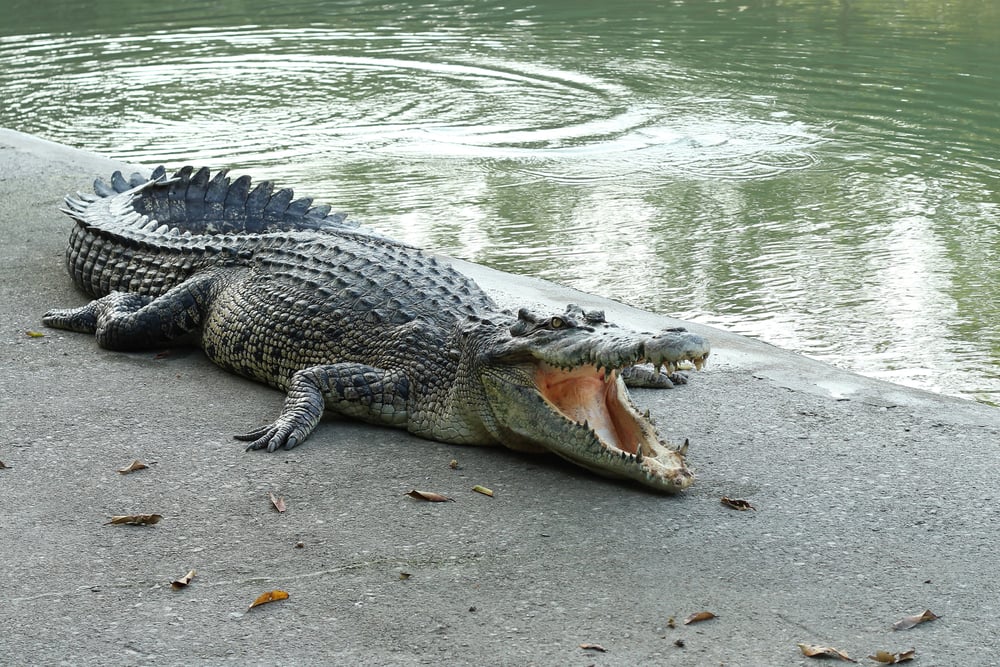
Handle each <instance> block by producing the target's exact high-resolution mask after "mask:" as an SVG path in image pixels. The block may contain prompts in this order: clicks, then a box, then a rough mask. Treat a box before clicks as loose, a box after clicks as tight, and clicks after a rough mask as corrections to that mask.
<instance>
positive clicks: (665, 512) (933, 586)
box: [0, 131, 1000, 666]
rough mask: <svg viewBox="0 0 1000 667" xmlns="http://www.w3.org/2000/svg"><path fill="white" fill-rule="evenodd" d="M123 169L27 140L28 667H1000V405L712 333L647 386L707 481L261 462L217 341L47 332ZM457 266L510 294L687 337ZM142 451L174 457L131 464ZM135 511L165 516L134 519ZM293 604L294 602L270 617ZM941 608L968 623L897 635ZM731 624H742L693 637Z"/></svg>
mask: <svg viewBox="0 0 1000 667" xmlns="http://www.w3.org/2000/svg"><path fill="white" fill-rule="evenodd" d="M118 167H120V165H118V164H116V163H114V162H112V161H110V160H106V159H103V158H100V157H97V156H94V155H92V154H88V153H84V152H80V151H77V150H74V149H70V148H67V147H63V146H58V145H55V144H51V143H48V142H44V141H42V140H39V139H35V138H32V137H29V136H25V135H22V134H17V133H13V132H9V131H0V350H2V353H0V364H2V372H0V397H2V398H0V400H2V403H0V461H2V462H3V463H4V464H6V465H7V466H8V468H7V469H2V470H0V490H2V498H3V502H2V507H0V562H2V563H4V570H5V571H4V576H3V577H2V584H0V663H4V664H40V665H41V664H45V665H49V664H60V663H64V664H74V665H154V664H155V665H195V664H197V665H202V664H205V665H216V664H239V665H273V664H295V665H331V664H341V665H367V664H371V665H386V664H400V665H410V664H443V665H466V664H468V665H581V666H583V665H592V664H593V665H646V664H665V665H699V666H700V665H719V664H724V665H798V664H801V665H812V664H815V663H813V661H812V660H810V659H808V658H805V657H803V656H802V655H801V653H800V652H799V649H798V648H797V644H799V643H810V644H822V645H828V646H832V647H836V648H838V649H840V650H843V651H844V652H846V653H847V654H849V655H850V656H851V657H853V658H856V659H860V660H862V661H863V662H869V663H870V661H868V660H867V659H866V658H865V656H868V655H871V654H874V653H875V652H876V651H878V650H885V651H890V652H898V651H903V650H907V649H910V648H914V649H916V655H917V662H915V663H914V664H918V665H954V664H963V665H990V664H997V662H998V661H1000V658H998V657H997V656H998V655H1000V639H998V637H997V632H996V615H997V612H998V606H1000V602H998V601H1000V545H998V540H997V529H998V520H1000V509H998V502H1000V472H998V470H1000V468H998V465H997V459H998V447H1000V437H998V434H1000V411H997V410H996V409H993V408H990V407H986V406H981V405H976V404H973V403H969V402H964V401H961V400H958V399H951V398H947V397H941V396H936V395H932V394H928V393H924V392H920V391H915V390H910V389H906V388H903V387H899V386H895V385H890V384H886V383H882V382H878V381H875V380H869V379H866V378H862V377H859V376H856V375H853V374H851V373H847V372H844V371H840V370H837V369H834V368H832V367H830V366H827V365H824V364H821V363H818V362H814V361H810V360H808V359H805V358H803V357H800V356H797V355H794V354H791V353H788V352H785V351H782V350H780V349H777V348H774V347H771V346H768V345H765V344H762V343H759V342H756V341H752V340H748V339H745V338H741V337H739V336H735V335H732V334H728V333H725V332H721V331H717V330H713V329H708V328H706V327H699V326H690V328H691V329H693V330H696V331H698V332H699V333H704V334H705V335H707V336H709V337H710V338H711V340H712V343H713V348H714V350H713V356H712V359H711V360H710V363H709V365H708V367H707V369H706V371H704V372H702V373H698V374H694V375H693V376H692V381H691V383H690V384H688V385H687V386H684V387H680V388H678V389H675V390H671V391H636V392H634V393H635V397H636V400H637V402H638V403H640V404H641V405H643V406H646V407H649V408H650V410H651V412H652V413H653V415H654V417H655V418H656V419H657V423H658V424H659V426H660V429H661V433H662V434H663V435H664V436H666V437H667V438H668V439H670V440H672V441H675V442H676V441H681V440H683V439H684V438H689V439H690V441H691V449H690V452H689V461H690V463H691V465H692V467H693V468H694V469H695V471H696V473H697V475H698V479H697V481H696V483H695V485H694V487H693V488H692V489H691V490H689V491H688V492H686V493H684V494H683V495H680V496H676V497H662V496H658V495H652V494H650V493H647V492H645V491H643V490H642V489H639V488H636V487H633V486H629V485H626V484H618V483H615V482H611V481H607V480H604V479H601V478H598V477H595V476H593V475H591V474H589V473H587V472H586V471H584V470H582V469H579V468H576V467H572V466H569V465H565V464H563V463H561V462H560V461H558V460H553V459H548V458H531V457H526V456H521V455H518V454H516V453H513V452H509V451H506V450H502V449H497V450H492V449H480V448H460V447H454V446H449V445H444V444H441V443H435V442H427V441H422V440H418V439H416V438H413V437H411V436H409V435H407V434H406V433H403V432H400V431H393V430H386V429H379V428H373V427H370V426H365V425H359V424H355V423H350V422H341V421H336V420H332V419H328V420H327V421H326V422H325V423H324V424H323V425H321V427H320V428H319V429H318V431H317V432H316V433H315V434H314V435H313V436H312V437H311V438H310V440H309V441H308V442H307V443H306V444H305V445H303V446H301V447H299V448H297V449H295V450H293V451H291V452H284V451H283V452H279V453H276V454H273V455H267V454H264V453H250V454H248V453H244V452H243V450H242V447H241V445H240V444H239V443H237V442H236V441H234V440H233V439H232V438H231V437H230V436H231V434H233V433H238V432H242V431H245V430H247V429H248V428H250V427H252V426H255V425H257V424H260V423H263V422H264V421H265V420H267V419H270V418H272V417H273V416H274V415H276V414H277V411H278V409H279V407H280V405H281V402H282V397H281V395H280V394H279V393H277V392H275V391H273V390H270V389H268V388H266V387H263V386H259V385H256V384H253V383H251V382H248V381H245V380H243V379H240V378H238V377H235V376H232V375H229V374H226V373H224V372H223V371H221V370H219V369H218V368H216V367H215V366H213V365H212V364H210V363H209V362H208V361H206V360H205V359H204V358H203V356H202V355H201V354H200V353H199V352H198V351H196V350H174V351H171V352H170V353H168V354H165V355H164V354H156V353H154V352H150V353H138V354H121V353H115V352H107V351H104V350H101V349H99V348H98V347H97V346H96V344H95V343H94V341H93V340H92V338H90V337H88V336H83V335H73V334H69V333H65V332H58V331H52V330H45V329H43V328H42V326H41V324H40V318H41V315H42V313H44V312H45V311H46V310H47V309H49V308H51V307H61V306H72V305H79V304H82V303H84V302H85V298H84V296H83V295H82V294H80V293H78V292H77V291H75V290H74V288H73V286H72V285H71V283H70V280H69V278H68V276H67V275H66V273H65V270H64V268H63V252H64V248H65V244H66V240H67V238H68V233H69V229H70V221H69V219H68V218H66V217H65V216H64V215H62V214H61V213H59V211H58V209H59V206H60V204H61V200H62V197H63V195H64V194H65V193H67V192H72V191H75V190H84V191H85V190H88V189H89V187H90V183H91V181H92V180H93V178H94V177H95V176H98V175H105V176H107V175H109V174H110V171H111V170H112V169H114V168H118ZM287 185H296V184H287ZM334 204H336V205H340V206H344V207H349V202H334ZM457 264H458V266H459V268H460V269H462V270H463V271H468V272H469V273H470V274H472V275H473V277H474V278H476V279H477V280H478V281H480V283H481V284H482V285H483V286H484V287H486V288H487V289H489V290H490V291H491V292H493V293H494V294H495V295H496V296H497V297H498V298H499V299H500V300H501V301H502V302H504V303H506V304H509V305H520V304H543V305H546V304H547V305H551V306H559V307H561V306H563V305H565V303H567V302H577V303H585V304H588V305H592V306H595V307H603V308H604V309H605V310H606V311H607V314H608V319H609V320H612V321H617V322H620V323H625V324H630V325H632V326H635V327H642V328H662V327H666V326H673V325H675V324H676V322H675V321H674V320H669V319H667V318H662V317H658V316H655V315H652V314H649V313H645V312H641V311H637V310H634V309H631V308H628V307H625V306H622V305H620V304H616V303H612V302H605V301H603V300H601V299H598V298H595V297H591V296H589V295H584V294H580V293H576V292H573V291H571V290H567V289H564V288H562V287H559V286H556V285H552V284H549V283H544V282H540V281H536V280H530V279H524V278H519V277H514V276H510V275H507V274H502V273H498V272H495V271H491V270H488V269H484V268H482V267H478V266H472V265H468V264H464V263H457ZM28 332H41V333H43V334H44V336H42V337H32V336H30V335H29V334H28ZM133 459H141V460H143V461H144V462H146V463H149V464H150V468H149V469H147V470H142V471H139V472H136V473H133V474H130V475H120V474H118V473H117V472H116V469H118V468H121V467H123V466H126V465H128V464H129V463H130V462H131V461H132V460H133ZM452 459H457V461H458V464H459V467H458V469H452V468H451V467H450V466H449V462H450V461H451V460H452ZM476 484H481V485H484V486H487V487H490V488H492V489H493V490H494V491H495V496H494V497H493V498H488V497H486V496H483V495H480V494H477V493H474V492H473V491H472V490H471V487H472V486H473V485H476ZM414 487H416V488H420V489H426V490H432V491H437V492H441V493H444V494H447V495H449V496H451V497H453V498H454V499H455V501H456V502H453V503H440V504H430V503H419V502H416V501H414V500H413V499H411V498H408V497H406V496H405V495H404V494H405V493H406V492H407V491H409V490H410V489H412V488H414ZM269 493H274V494H275V495H276V496H280V497H283V498H284V499H285V502H286V503H287V507H288V509H287V511H286V512H285V513H283V514H279V513H278V512H276V511H275V510H274V509H273V508H272V507H271V504H270V502H269V500H268V494H269ZM722 496H729V497H735V498H742V499H746V500H748V501H750V502H751V503H752V504H753V505H754V506H755V507H756V511H746V512H739V511H735V510H732V509H729V508H727V507H724V506H723V505H722V504H721V503H720V498H721V497H722ZM133 513H136V514H138V513H159V514H162V515H163V520H162V521H161V522H160V523H159V524H158V525H156V526H151V527H145V528H143V527H133V526H110V525H105V522H106V521H108V518H109V517H110V516H112V515H119V514H133ZM297 545H301V546H297ZM191 569H196V570H197V572H198V574H197V577H196V578H195V579H194V581H193V582H192V584H191V585H190V586H189V587H188V588H186V589H183V590H172V589H171V586H170V583H169V582H170V581H171V579H173V578H176V577H179V576H181V575H183V574H184V573H186V572H187V571H188V570H191ZM404 573H405V575H408V576H404ZM272 589H282V590H285V591H288V592H289V593H290V596H291V597H290V598H289V599H288V600H285V601H282V602H277V603H273V604H269V605H265V606H262V607H259V608H256V609H253V610H252V611H247V607H248V605H249V604H250V602H251V601H252V600H253V599H254V598H256V597H257V596H258V595H260V594H261V593H263V592H265V591H268V590H272ZM928 608H929V609H931V610H932V611H933V612H934V613H935V614H937V615H939V616H941V618H940V619H939V620H936V621H933V622H929V623H925V624H923V625H921V626H918V627H916V628H914V629H911V630H907V631H898V632H894V631H893V630H892V629H891V626H892V623H893V622H894V621H897V620H898V619H900V618H902V617H903V616H907V615H910V614H915V613H919V612H921V611H923V610H924V609H928ZM703 610H707V611H711V612H713V613H715V614H716V615H717V616H718V618H716V619H714V620H710V621H706V622H703V623H700V624H695V625H687V626H685V625H683V624H682V620H683V619H684V618H685V617H687V616H688V615H689V614H692V613H694V612H699V611H703ZM671 618H673V619H675V622H674V623H671V622H670V619H671ZM671 625H674V626H676V627H670V626H671ZM586 644H597V645H600V646H601V647H603V648H604V649H605V651H604V652H601V651H598V650H596V649H593V648H591V649H585V648H581V645H586ZM870 664H874V663H870Z"/></svg>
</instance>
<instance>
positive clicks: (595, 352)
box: [466, 306, 709, 492]
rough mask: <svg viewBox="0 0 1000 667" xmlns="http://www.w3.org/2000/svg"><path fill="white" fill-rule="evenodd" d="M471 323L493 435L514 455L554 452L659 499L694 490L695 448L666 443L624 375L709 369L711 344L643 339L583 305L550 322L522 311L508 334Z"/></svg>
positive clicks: (670, 334)
mask: <svg viewBox="0 0 1000 667" xmlns="http://www.w3.org/2000/svg"><path fill="white" fill-rule="evenodd" d="M472 319H473V320H474V321H472V322H470V323H469V324H468V326H467V327H466V340H467V341H468V340H470V339H476V338H478V344H477V345H475V346H474V347H475V348H476V349H477V353H476V354H475V355H474V356H475V363H474V366H475V367H476V368H475V372H473V375H474V376H477V377H478V378H479V381H480V382H481V383H482V387H483V390H484V393H485V399H486V403H487V405H488V407H489V413H490V417H491V419H490V420H489V423H486V427H487V429H488V430H490V431H491V433H492V435H493V436H494V437H495V438H496V439H498V440H500V441H501V442H503V443H504V444H505V445H507V446H510V447H512V448H515V449H525V450H538V449H545V450H549V451H551V452H553V453H555V454H557V455H559V456H561V457H563V458H565V459H567V460H569V461H572V462H573V463H576V464H578V465H581V466H583V467H585V468H588V469H590V470H592V471H594V472H596V473H599V474H601V475H605V476H609V477H619V478H627V479H632V480H635V481H637V482H639V483H641V484H644V485H646V486H650V487H653V488H655V489H657V490H659V491H666V492H675V491H680V490H682V489H684V488H686V487H687V486H689V485H690V484H691V482H692V481H693V479H694V476H693V475H692V473H691V471H690V470H689V469H688V468H687V466H686V465H685V462H684V454H685V450H686V449H687V446H686V444H685V446H684V447H681V448H672V447H669V446H667V445H666V444H665V443H664V442H662V441H661V440H660V439H659V437H658V435H657V433H656V429H655V427H654V426H653V424H652V422H651V421H650V419H649V416H648V415H649V413H648V412H647V413H645V415H644V414H642V413H641V412H640V411H639V410H638V409H637V408H636V406H635V404H634V403H633V402H632V400H631V397H630V396H629V393H628V390H627V389H626V387H625V383H624V381H623V379H622V377H621V371H622V370H623V369H626V368H630V367H632V366H634V365H636V364H642V363H650V364H653V366H654V367H656V368H657V369H659V368H660V367H666V369H667V370H668V372H672V371H673V370H675V369H676V367H677V364H678V363H681V362H685V361H689V362H691V363H693V364H694V365H695V366H696V367H698V368H700V367H701V365H702V363H703V362H704V361H705V359H706V357H708V354H709V345H708V341H706V340H705V339H704V338H702V337H701V336H696V335H694V334H690V333H687V332H685V331H684V330H682V329H677V330H668V331H664V332H661V333H659V334H649V333H635V332H632V331H628V330H626V329H622V328H619V327H617V326H615V325H613V324H610V323H608V322H606V321H605V320H604V314H603V313H602V312H600V311H584V310H582V309H580V308H579V307H576V306H570V307H569V308H568V309H567V311H566V312H565V313H562V314H558V315H552V316H547V317H541V316H538V315H535V314H533V313H531V312H529V311H527V310H521V311H520V312H519V313H518V316H517V320H515V321H513V322H507V323H504V325H503V326H500V325H497V324H494V323H492V322H489V321H483V320H478V319H476V318H472ZM508 325H509V326H508ZM477 333H478V334H479V335H478V336H477V335H476V334H477ZM484 339H486V340H485V341H484Z"/></svg>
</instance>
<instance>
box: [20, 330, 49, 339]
mask: <svg viewBox="0 0 1000 667" xmlns="http://www.w3.org/2000/svg"><path fill="white" fill-rule="evenodd" d="M24 333H26V334H28V337H29V338H45V334H43V333H42V332H41V331H25V332H24Z"/></svg>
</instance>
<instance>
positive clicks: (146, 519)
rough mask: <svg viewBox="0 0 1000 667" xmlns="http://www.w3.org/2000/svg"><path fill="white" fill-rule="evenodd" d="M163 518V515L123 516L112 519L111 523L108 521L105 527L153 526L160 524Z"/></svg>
mask: <svg viewBox="0 0 1000 667" xmlns="http://www.w3.org/2000/svg"><path fill="white" fill-rule="evenodd" d="M162 518H163V515H162V514H122V515H117V516H113V517H111V521H108V523H106V524H104V525H105V526H107V525H108V524H116V525H119V524H120V525H125V526H152V525H155V524H157V523H160V519H162Z"/></svg>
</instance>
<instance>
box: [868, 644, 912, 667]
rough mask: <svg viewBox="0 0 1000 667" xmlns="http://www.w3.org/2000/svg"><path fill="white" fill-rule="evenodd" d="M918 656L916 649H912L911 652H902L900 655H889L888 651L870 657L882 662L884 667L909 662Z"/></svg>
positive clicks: (877, 652)
mask: <svg viewBox="0 0 1000 667" xmlns="http://www.w3.org/2000/svg"><path fill="white" fill-rule="evenodd" d="M916 656H917V651H916V649H912V648H911V649H910V650H909V651H902V652H900V653H889V652H888V651H876V652H875V655H870V656H868V657H869V658H871V659H872V660H874V661H875V662H881V663H882V664H883V665H895V664H898V663H900V662H907V661H909V660H913V659H914V658H915V657H916Z"/></svg>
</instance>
